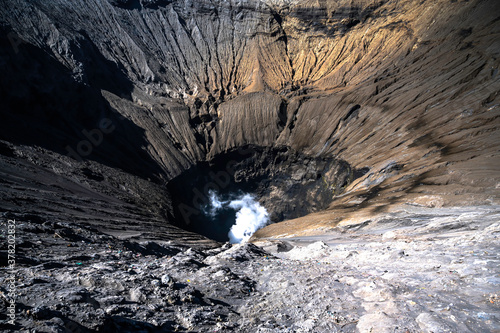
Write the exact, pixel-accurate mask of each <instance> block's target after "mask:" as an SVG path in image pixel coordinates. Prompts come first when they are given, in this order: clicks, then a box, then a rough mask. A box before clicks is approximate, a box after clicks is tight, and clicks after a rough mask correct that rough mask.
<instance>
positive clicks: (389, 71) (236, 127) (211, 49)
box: [0, 0, 500, 228]
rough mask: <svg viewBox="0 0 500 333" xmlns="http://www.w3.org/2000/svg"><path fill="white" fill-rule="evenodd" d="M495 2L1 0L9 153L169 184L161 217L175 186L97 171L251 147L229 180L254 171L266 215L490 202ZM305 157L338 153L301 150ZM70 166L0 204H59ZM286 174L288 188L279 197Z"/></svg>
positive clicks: (167, 176)
mask: <svg viewBox="0 0 500 333" xmlns="http://www.w3.org/2000/svg"><path fill="white" fill-rule="evenodd" d="M498 6H499V5H498V3H497V2H495V1H453V2H450V1H435V0H432V1H424V2H419V1H407V2H400V1H376V2H373V1H355V2H352V1H349V2H347V1H323V2H316V1H255V0H248V1H187V0H186V1H182V0H179V1H159V0H158V1H146V0H140V1H139V0H113V1H111V0H110V1H104V0H91V1H77V0H71V1H62V0H54V1H22V0H8V1H6V2H5V4H4V5H3V6H2V8H1V9H0V22H1V29H2V35H1V36H2V37H1V45H2V47H1V50H0V52H1V54H0V56H1V62H0V66H1V68H2V73H3V76H2V78H1V79H0V85H1V93H0V94H1V96H0V103H1V104H0V110H1V111H0V112H1V114H2V122H1V124H0V127H1V128H0V133H1V137H2V139H3V140H4V142H5V145H6V147H5V148H4V149H3V151H5V153H4V154H3V156H2V160H3V161H4V162H3V163H14V164H15V163H18V162H19V163H25V162H26V161H27V157H26V156H28V155H29V154H28V155H26V154H24V153H22V150H26V149H28V150H30V148H29V146H40V147H41V148H43V149H38V150H36V149H35V150H31V151H32V153H33V154H34V156H35V157H32V160H31V161H32V162H29V163H35V164H36V163H37V160H40V161H42V160H47V159H48V160H50V159H54V158H55V159H59V160H61V161H65V165H70V166H68V167H67V169H66V167H62V168H55V167H53V166H52V164H51V163H50V162H46V163H41V164H42V165H41V166H40V167H41V168H44V170H48V172H50V173H52V174H53V175H54V177H58V176H61V175H66V174H68V172H69V171H68V170H73V169H75V170H83V169H84V168H86V169H88V170H90V171H88V172H87V176H85V177H86V178H88V179H89V180H88V181H89V182H91V183H92V182H94V183H92V184H93V185H92V184H91V186H94V187H93V188H94V190H95V191H97V192H103V191H105V188H106V186H108V183H111V184H115V185H114V188H115V189H116V190H117V191H121V192H123V193H124V194H123V195H124V196H128V197H129V199H128V200H129V201H133V202H134V204H138V202H141V205H142V206H140V207H147V206H148V200H149V199H150V198H156V197H165V202H163V203H161V202H158V206H162V207H163V208H161V209H157V210H154V211H150V212H149V213H147V214H149V215H148V216H149V217H151V218H154V219H159V220H162V221H168V220H170V221H172V220H174V219H175V216H174V215H175V206H176V204H177V203H174V207H172V204H171V203H170V200H169V199H168V195H163V194H162V191H163V189H161V188H160V186H156V185H151V187H152V188H156V189H149V190H148V191H143V192H141V191H134V190H132V189H131V188H130V187H129V188H127V186H123V184H121V185H120V184H119V183H120V182H121V180H120V179H121V178H120V177H122V176H118V175H119V174H118V173H117V174H113V172H112V171H110V172H108V171H106V172H107V175H106V176H103V177H102V179H101V178H100V177H97V178H98V179H92V177H93V176H92V174H94V173H101V174H102V173H103V172H104V171H103V170H104V169H106V170H113V169H120V170H122V171H124V174H126V175H128V176H126V177H132V178H133V179H136V177H139V178H141V179H149V181H151V182H153V183H155V184H160V185H161V186H162V185H165V184H166V183H169V182H170V181H171V180H172V179H174V178H175V177H178V176H180V175H182V174H183V172H185V171H186V170H188V169H189V168H191V167H192V166H194V165H196V164H198V163H200V162H204V161H213V160H216V159H217V158H222V157H224V156H226V154H234V152H235V151H237V150H238V149H241V148H242V147H243V148H245V149H246V148H248V147H251V148H252V149H254V150H255V151H254V153H252V156H251V158H250V159H249V160H247V162H245V161H243V162H241V161H240V162H241V163H240V164H239V166H240V169H239V172H240V173H239V174H237V175H236V176H235V177H234V178H235V181H236V182H238V181H241V179H246V181H247V183H248V182H249V183H251V182H254V183H256V184H254V186H253V188H254V190H255V191H256V193H257V194H258V195H259V199H260V200H261V202H262V203H263V204H264V205H265V206H266V208H267V209H268V210H269V211H270V212H271V213H275V216H276V218H275V220H276V221H279V220H283V219H286V218H293V217H300V216H302V215H304V214H307V213H311V212H318V211H325V209H326V208H328V207H329V210H327V212H328V211H330V210H331V209H341V211H342V212H343V213H342V214H344V213H346V212H349V211H351V210H353V209H355V210H359V209H361V208H363V209H366V208H367V209H369V211H370V212H372V213H375V212H381V211H384V210H388V209H389V208H390V206H391V205H394V204H399V203H412V204H419V205H424V206H442V205H470V204H484V203H492V202H497V201H498V189H497V187H498V186H497V184H499V183H500V180H499V172H498V165H499V163H498V162H499V158H498V143H499V140H498V115H499V107H498V91H499V88H500V81H499V80H500V79H499V75H498V66H499V59H498V56H499V52H500V46H499V43H498V30H499V23H498V17H497V14H496V13H497V12H498V9H499V8H498ZM20 145H27V146H28V147H24V146H23V147H24V148H23V147H20ZM44 149H45V150H44ZM283 151H284V152H285V153H283ZM49 152H50V153H49ZM50 154H55V155H52V157H50V156H49V155H50ZM59 155H67V157H63V156H61V157H60V158H59V157H58V156H59ZM297 156H298V157H297ZM314 159H320V160H323V161H329V160H334V161H336V162H335V163H334V164H331V165H330V166H329V167H325V164H324V163H319V162H318V163H316V162H314V163H313V162H310V163H309V162H307V163H305V161H312V160H314ZM256 160H261V161H271V162H270V165H271V166H270V167H267V168H266V167H265V166H264V167H263V168H264V169H265V170H267V171H266V172H264V173H263V172H262V171H261V170H256V168H254V167H252V164H251V163H249V162H248V161H254V162H255V161H256ZM28 161H29V159H28ZM332 163H333V162H332ZM257 164H258V163H257ZM211 165H212V166H213V164H211ZM107 168H111V169H107ZM2 170H4V168H2ZM332 170H334V171H332ZM216 171H219V170H216ZM30 172H35V171H28V173H30ZM70 173H71V172H70ZM3 174H4V178H5V179H7V176H5V174H6V173H5V172H4V173H3ZM89 175H90V176H89ZM238 175H239V176H240V177H239V178H238V177H237V176H238ZM23 177H25V178H23ZM29 177H31V176H28V175H27V176H22V177H21V178H23V179H24V180H26V181H28V179H29ZM124 177H125V176H124ZM269 177H271V178H272V181H271V183H268V182H267V183H266V181H264V180H263V179H265V178H269ZM273 177H274V178H273ZM286 177H288V178H291V179H292V180H293V184H291V185H290V184H288V187H287V186H286V185H284V184H286V182H285V181H281V180H280V179H283V178H286ZM42 178H44V179H46V177H45V176H44V177H42ZM63 178H64V180H63V181H62V183H63V185H58V186H59V187H54V186H52V185H53V184H44V185H47V186H49V187H51V191H53V193H54V195H53V196H52V197H47V196H46V192H44V191H35V192H36V193H34V194H33V193H30V192H29V191H26V192H27V193H24V190H23V186H25V185H23V184H22V183H23V180H19V179H16V181H15V182H12V181H8V180H5V181H4V182H3V185H2V186H3V188H4V189H5V191H4V192H5V193H7V194H6V195H5V198H4V199H3V200H4V201H3V204H2V206H3V207H4V208H7V209H4V210H9V211H10V210H12V209H15V210H16V211H17V212H23V211H25V210H26V207H30V209H32V210H34V211H36V212H38V213H41V212H44V211H45V212H47V209H45V208H44V207H45V206H44V205H46V203H43V204H42V203H41V202H40V201H48V205H51V204H55V203H58V202H60V201H61V199H60V198H61V195H62V193H63V192H64V191H71V190H70V189H68V187H71V186H70V185H69V184H70V183H69V182H71V181H74V180H76V181H77V182H80V181H79V180H78V179H79V178H78V176H76V174H75V173H72V174H70V175H68V177H63ZM94 178H95V177H94ZM339 179H341V180H339ZM86 181H87V180H86ZM41 182H42V183H43V181H41ZM320 184H323V185H324V189H323V190H321V191H319V192H318V193H319V194H318V195H313V196H308V195H307V194H308V193H310V190H311V188H312V187H314V188H319V186H320ZM292 185H293V186H295V185H296V186H298V188H299V190H296V191H295V192H293V191H292V192H289V193H291V194H293V195H292V196H291V197H286V196H284V195H283V193H288V191H289V190H290V188H291V187H290V186H292ZM309 185H311V186H309ZM120 186H121V187H120ZM294 188H296V187H294ZM177 189H178V187H177ZM184 190H185V191H187V192H189V191H190V190H191V189H184ZM327 191H329V193H331V196H330V197H329V198H328V200H324V197H325V193H326V192H327ZM18 192H20V193H21V194H19V193H18ZM16 193H17V194H16ZM72 193H73V192H72ZM125 193H126V194H125ZM151 193H154V194H153V195H151ZM171 194H172V193H171ZM13 195H20V196H23V195H25V196H28V197H29V200H31V203H30V204H27V203H26V202H24V201H23V199H22V198H20V199H19V200H13V199H12V197H13ZM173 195H174V197H175V198H177V197H178V196H177V193H173ZM181 196H182V195H181ZM76 197H77V199H76V200H79V199H81V198H82V196H81V195H76ZM281 198H283V200H284V204H283V205H282V203H280V201H279V200H278V199H281ZM318 198H319V199H318ZM106 200H107V199H106ZM106 200H104V202H106ZM155 200H156V199H155ZM297 200H301V201H303V202H305V203H306V206H308V207H310V208H308V209H305V210H304V209H298V208H297V207H298V206H297V203H296V202H295V201H297ZM9 201H10V203H8V204H4V203H5V202H9ZM12 201H14V203H12ZM159 201H162V200H161V199H159ZM155 205H156V204H154V205H153V206H155ZM57 206H58V205H56V207H57ZM280 206H286V207H287V208H286V209H285V210H283V209H281V211H280V209H279V208H278V207H280ZM75 207H76V208H78V203H76V204H75ZM83 210H84V211H87V210H86V208H83ZM53 213H54V214H52V215H57V214H58V213H62V210H59V211H58V208H56V209H55V212H53ZM66 213H68V212H66ZM68 214H69V215H68V216H71V214H72V213H71V212H69V213H68ZM332 214H333V213H332ZM334 216H335V218H334ZM338 216H339V214H338V212H337V213H335V215H328V214H327V215H326V217H325V215H324V214H323V215H322V217H321V218H320V219H319V220H320V222H318V223H319V224H324V223H325V222H326V224H329V223H330V222H332V221H334V220H335V219H337V220H338ZM311 219H312V220H314V218H311ZM90 220H91V219H90ZM296 222H297V223H298V224H300V222H301V220H298V221H296ZM289 225H290V224H289ZM295 226H296V225H295V224H292V228H294V227H295Z"/></svg>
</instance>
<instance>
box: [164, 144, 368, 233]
mask: <svg viewBox="0 0 500 333" xmlns="http://www.w3.org/2000/svg"><path fill="white" fill-rule="evenodd" d="M362 174H363V172H359V171H356V170H354V169H353V168H351V166H350V165H349V164H348V163H347V162H345V161H342V160H339V159H335V158H332V157H322V156H318V157H311V156H306V155H304V154H302V153H300V152H297V151H294V150H292V149H291V148H288V147H279V148H264V147H255V146H247V147H241V148H238V149H234V150H232V151H228V152H225V153H222V154H219V155H217V156H215V157H214V158H213V159H212V160H210V161H206V162H199V163H198V164H196V165H194V166H192V167H191V168H190V169H188V170H187V171H185V172H184V173H182V174H181V175H180V176H178V177H176V178H174V179H173V180H171V181H170V182H169V184H168V189H169V191H170V193H172V198H173V199H172V200H173V202H172V203H173V216H171V217H170V220H172V221H174V224H176V225H177V226H179V227H181V228H183V229H186V230H189V231H193V232H196V233H199V234H202V235H204V236H206V237H208V238H211V239H214V240H217V241H221V242H224V241H227V240H228V232H229V230H230V228H231V226H232V225H233V224H234V222H235V216H236V211H235V210H234V209H229V208H227V209H221V210H218V211H217V212H214V211H213V210H211V209H210V208H211V201H212V200H213V195H214V194H216V195H217V197H218V199H219V200H221V201H229V200H234V199H236V198H238V197H241V196H243V195H244V194H250V195H252V196H253V197H254V198H255V200H257V201H258V202H259V203H260V204H261V205H262V206H263V207H265V208H266V210H267V212H268V214H269V222H270V223H275V222H280V221H283V220H287V219H293V218H297V217H301V216H304V215H307V214H309V213H312V212H316V211H320V210H323V209H325V208H327V207H328V206H329V204H330V203H331V202H332V200H333V198H334V196H336V195H339V194H340V193H342V192H343V190H344V189H345V187H346V186H347V185H348V184H349V183H350V182H352V181H353V180H354V179H355V178H357V177H359V176H361V175H362Z"/></svg>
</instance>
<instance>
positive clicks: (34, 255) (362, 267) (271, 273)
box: [0, 206, 500, 333]
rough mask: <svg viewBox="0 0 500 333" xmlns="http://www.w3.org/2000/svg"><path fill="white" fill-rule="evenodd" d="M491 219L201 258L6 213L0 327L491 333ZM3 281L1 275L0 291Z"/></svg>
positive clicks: (370, 226)
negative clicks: (9, 255)
mask: <svg viewBox="0 0 500 333" xmlns="http://www.w3.org/2000/svg"><path fill="white" fill-rule="evenodd" d="M499 217H500V208H499V207H496V208H493V207H486V206H485V207H478V208H476V209H474V210H470V209H464V208H461V209H458V208H454V209H444V208H443V209H424V208H418V207H411V206H409V207H407V209H406V211H404V212H403V211H402V212H399V213H397V214H396V213H393V214H387V215H385V216H384V217H383V218H381V219H377V220H375V221H364V222H363V223H358V224H354V225H350V226H348V227H343V228H338V229H337V230H336V231H335V232H330V233H329V234H328V235H327V236H315V237H294V238H288V239H284V240H277V239H271V240H261V241H260V242H258V245H259V246H260V247H258V246H255V245H253V244H249V243H246V244H240V245H235V246H231V245H229V244H226V245H222V246H219V247H213V248H206V249H205V250H200V249H193V248H191V247H187V246H182V245H179V244H175V243H172V242H168V241H164V242H158V241H156V242H154V241H143V242H136V241H129V240H123V239H119V238H116V237H112V236H109V235H106V234H103V233H100V232H98V231H97V230H95V229H92V228H89V227H86V226H78V225H75V224H74V223H51V222H48V221H39V220H36V219H33V218H32V217H29V216H10V218H12V219H15V220H16V229H17V231H16V232H17V234H18V235H19V244H18V257H17V263H16V264H17V274H16V285H17V294H18V296H17V302H18V303H17V311H18V312H17V318H16V326H10V325H8V324H1V325H2V329H3V331H5V332H14V331H18V330H24V331H26V332H28V331H29V332H73V333H77V332H249V333H250V332H252V333H253V332H325V333H326V332H363V333H365V332H402V333H407V332H415V333H416V332H495V331H497V330H499V329H500V315H499V313H500V312H499V310H500V295H499V294H498V288H497V286H498V283H499V274H500V269H499V267H500V264H499V258H498V256H497V253H498V251H499V250H500V248H499V242H498V238H499V237H500V225H499V222H498V221H499ZM1 227H2V228H6V223H2V225H1ZM7 279H8V276H6V275H4V274H2V277H1V278H0V283H1V285H2V286H6V285H8V284H7V283H6V280H7ZM1 292H2V293H1V294H0V296H1V297H2V298H1V299H2V302H0V310H1V315H0V316H1V317H0V318H1V319H2V320H5V321H6V320H8V318H6V315H5V313H6V310H7V306H8V302H7V298H6V296H5V295H6V294H7V290H6V289H5V288H4V287H2V289H1Z"/></svg>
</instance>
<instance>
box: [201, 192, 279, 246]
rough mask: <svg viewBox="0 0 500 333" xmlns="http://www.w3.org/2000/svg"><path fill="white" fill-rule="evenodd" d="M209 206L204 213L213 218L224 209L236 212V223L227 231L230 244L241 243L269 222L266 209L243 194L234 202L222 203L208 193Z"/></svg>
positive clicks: (216, 196) (215, 196) (212, 194)
mask: <svg viewBox="0 0 500 333" xmlns="http://www.w3.org/2000/svg"><path fill="white" fill-rule="evenodd" d="M209 196H210V204H209V205H208V206H209V207H206V213H208V214H209V215H210V216H212V217H215V216H216V214H217V213H218V212H219V211H221V210H224V209H232V210H234V211H236V221H235V223H234V224H233V225H232V227H231V229H230V230H229V233H228V236H229V242H230V243H232V244H237V243H242V242H246V241H248V239H249V238H250V237H251V236H252V235H253V234H254V233H255V232H256V231H257V230H259V229H260V228H262V227H263V226H265V225H266V224H267V223H268V222H269V214H268V213H267V211H266V209H265V208H264V207H263V206H261V205H260V203H259V202H258V201H256V200H255V198H254V197H253V196H252V195H250V194H243V195H240V196H239V197H237V198H236V199H234V200H226V201H223V200H221V199H220V198H219V196H218V195H217V194H216V193H215V192H213V191H210V192H209Z"/></svg>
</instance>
